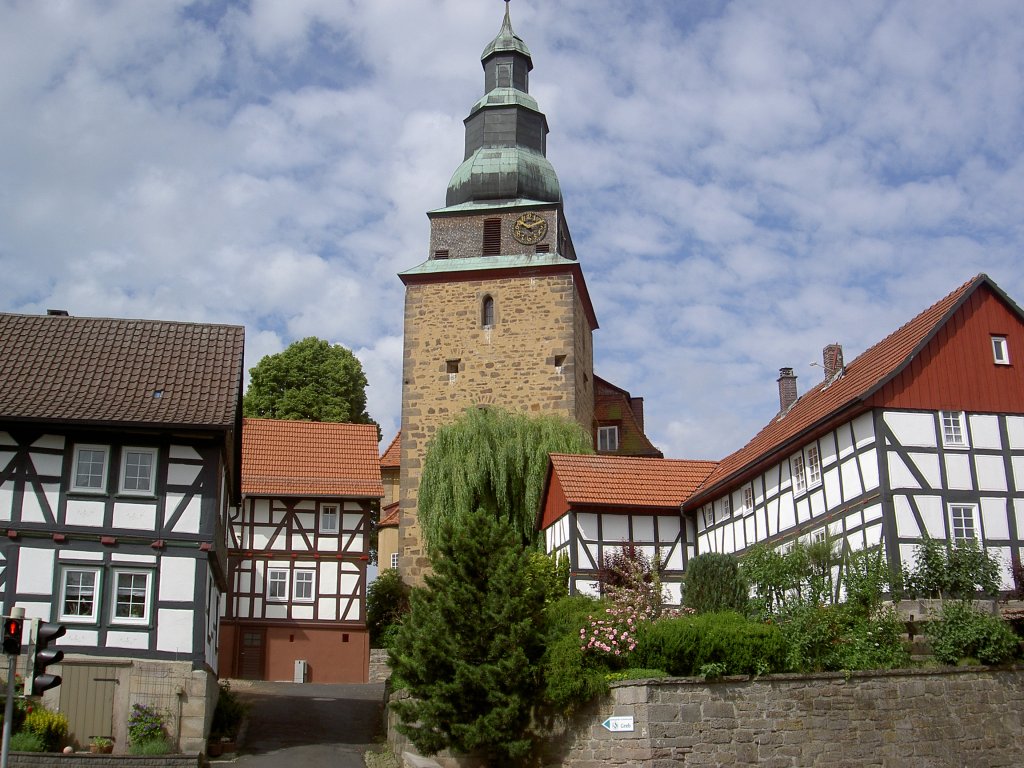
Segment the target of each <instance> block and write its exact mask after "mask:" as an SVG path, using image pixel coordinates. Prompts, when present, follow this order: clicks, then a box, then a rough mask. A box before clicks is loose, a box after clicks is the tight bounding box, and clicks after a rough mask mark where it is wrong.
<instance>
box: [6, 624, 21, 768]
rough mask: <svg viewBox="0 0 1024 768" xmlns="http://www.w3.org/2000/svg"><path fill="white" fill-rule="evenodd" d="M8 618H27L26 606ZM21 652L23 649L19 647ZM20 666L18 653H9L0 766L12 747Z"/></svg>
mask: <svg viewBox="0 0 1024 768" xmlns="http://www.w3.org/2000/svg"><path fill="white" fill-rule="evenodd" d="M7 618H11V619H17V620H18V621H19V622H22V621H24V619H25V609H24V608H12V609H11V615H10V617H5V619H4V623H5V624H6V622H7ZM6 632H7V628H6V626H5V627H4V633H5V634H6ZM18 651H19V653H20V651H21V649H20V648H19V649H18ZM17 668H18V655H17V654H7V701H6V702H4V737H3V747H2V749H0V768H7V758H8V754H9V752H10V749H11V721H13V720H14V676H15V673H16V672H17Z"/></svg>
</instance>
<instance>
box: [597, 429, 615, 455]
mask: <svg viewBox="0 0 1024 768" xmlns="http://www.w3.org/2000/svg"><path fill="white" fill-rule="evenodd" d="M597 450H599V451H608V452H611V451H617V450H619V428H618V427H616V426H608V427H598V428H597Z"/></svg>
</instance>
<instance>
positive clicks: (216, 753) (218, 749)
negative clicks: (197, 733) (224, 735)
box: [206, 740, 224, 757]
mask: <svg viewBox="0 0 1024 768" xmlns="http://www.w3.org/2000/svg"><path fill="white" fill-rule="evenodd" d="M223 752H224V747H222V746H221V743H220V742H219V741H213V740H211V741H208V742H207V743H206V754H207V755H209V756H210V757H220V756H221V754H223Z"/></svg>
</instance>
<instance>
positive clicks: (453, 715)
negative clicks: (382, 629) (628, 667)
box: [389, 509, 544, 765]
mask: <svg viewBox="0 0 1024 768" xmlns="http://www.w3.org/2000/svg"><path fill="white" fill-rule="evenodd" d="M464 522H465V523H466V524H465V525H450V526H447V533H448V535H447V536H445V537H442V538H441V539H439V540H438V541H437V542H436V545H435V547H434V548H433V550H432V552H431V555H430V562H431V566H432V568H433V573H432V574H428V575H427V576H426V577H425V579H426V586H425V587H422V588H418V589H414V590H413V591H412V595H411V604H412V610H411V611H410V613H409V614H408V616H407V617H406V619H405V621H404V622H403V623H402V625H401V627H400V628H399V630H398V633H397V635H396V637H395V642H394V644H393V645H392V647H391V651H390V653H389V661H390V664H391V669H392V671H393V674H394V677H395V678H396V679H397V680H398V681H400V684H404V685H405V687H406V688H407V690H408V691H409V693H410V694H411V698H409V699H406V700H400V701H397V702H394V703H393V704H392V707H393V708H394V710H395V711H396V713H397V714H398V717H399V720H400V724H399V726H398V729H399V731H401V732H402V733H404V734H405V735H407V736H408V737H409V738H410V740H411V741H412V742H413V744H415V745H416V747H417V749H419V750H420V751H421V752H423V753H424V754H435V753H437V752H439V751H441V750H442V749H452V750H454V751H456V752H461V753H465V754H475V755H479V756H482V757H484V758H486V759H487V760H488V764H489V765H509V764H511V763H514V762H516V761H519V760H522V759H524V758H525V757H526V756H527V755H528V754H529V752H530V749H531V746H532V742H531V739H530V736H529V726H530V721H531V712H532V708H533V704H534V701H535V699H536V698H537V697H538V695H539V690H540V680H541V674H540V664H539V661H540V658H541V654H542V653H543V636H542V629H541V627H542V616H543V611H544V590H543V588H541V587H538V586H537V585H536V583H535V582H536V580H535V579H531V577H530V563H529V555H528V552H527V551H526V550H524V549H523V547H522V546H521V544H520V542H519V535H518V533H517V532H516V531H514V530H513V528H512V527H511V525H510V524H509V523H508V521H506V520H499V519H496V518H495V517H494V515H493V514H491V513H490V512H489V511H487V510H484V509H477V510H475V511H474V512H472V513H471V514H470V515H468V516H467V517H466V519H465V520H464ZM531 582H534V585H533V586H531Z"/></svg>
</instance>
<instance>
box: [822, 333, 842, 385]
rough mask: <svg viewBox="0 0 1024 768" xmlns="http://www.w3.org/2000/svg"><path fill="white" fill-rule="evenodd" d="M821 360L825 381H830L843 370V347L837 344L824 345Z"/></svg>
mask: <svg viewBox="0 0 1024 768" xmlns="http://www.w3.org/2000/svg"><path fill="white" fill-rule="evenodd" d="M821 359H822V363H823V364H824V367H825V381H831V380H832V378H833V377H834V376H835V375H836V374H837V373H841V372H842V371H843V370H844V366H843V347H842V345H841V344H839V342H835V343H833V344H828V345H826V346H825V348H824V349H823V350H821Z"/></svg>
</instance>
